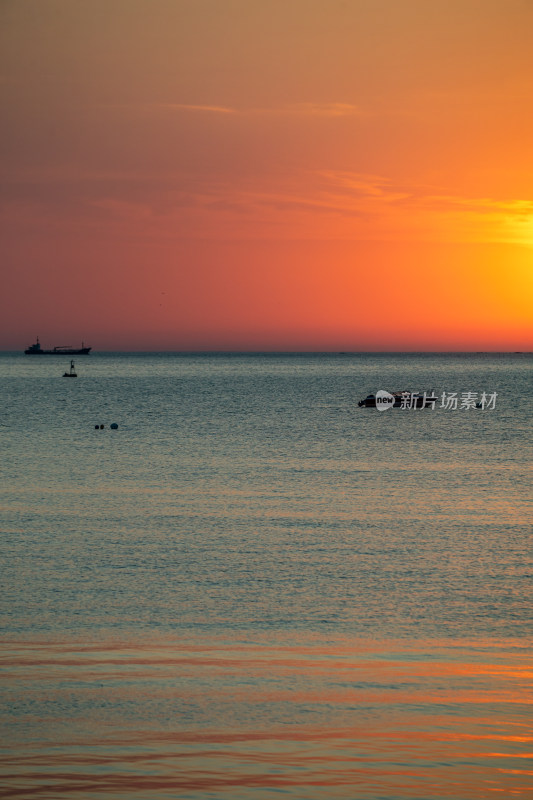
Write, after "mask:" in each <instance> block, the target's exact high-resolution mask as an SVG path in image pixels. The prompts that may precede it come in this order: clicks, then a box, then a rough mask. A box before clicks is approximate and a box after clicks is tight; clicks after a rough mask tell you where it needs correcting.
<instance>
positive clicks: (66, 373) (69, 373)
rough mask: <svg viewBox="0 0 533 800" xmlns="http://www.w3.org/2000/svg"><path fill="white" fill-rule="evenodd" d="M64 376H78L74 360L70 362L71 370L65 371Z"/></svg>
mask: <svg viewBox="0 0 533 800" xmlns="http://www.w3.org/2000/svg"><path fill="white" fill-rule="evenodd" d="M63 377H64V378H77V377H78V376H77V374H76V369H75V367H74V361H71V362H70V372H64V373H63Z"/></svg>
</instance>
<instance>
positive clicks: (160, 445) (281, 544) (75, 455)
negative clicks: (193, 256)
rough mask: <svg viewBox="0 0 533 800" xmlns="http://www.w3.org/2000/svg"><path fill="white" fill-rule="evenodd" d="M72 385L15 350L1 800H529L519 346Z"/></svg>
mask: <svg viewBox="0 0 533 800" xmlns="http://www.w3.org/2000/svg"><path fill="white" fill-rule="evenodd" d="M69 366H70V359H68V358H66V357H46V356H43V357H30V356H25V355H23V354H22V353H5V352H4V353H0V399H1V405H0V408H1V412H0V447H1V461H0V473H1V482H0V543H1V551H0V585H1V592H0V606H1V608H0V628H1V656H0V704H1V710H0V797H1V798H18V799H19V800H30V798H31V799H32V800H33V799H34V798H35V799H37V800H58V799H59V800H93V798H94V799H96V798H98V800H101V799H102V798H104V799H105V800H126V799H128V800H170V799H171V798H180V799H185V798H187V800H281V798H284V799H286V800H335V799H336V798H343V800H345V799H346V800H452V798H453V800H457V799H459V800H480V799H481V798H524V799H525V798H531V797H533V726H532V713H531V708H532V705H531V703H532V700H533V692H532V676H533V667H532V662H531V654H532V650H531V641H532V639H531V635H532V608H533V605H532V587H533V581H532V578H533V566H532V550H531V541H532V540H531V519H532V517H531V504H530V500H531V483H530V481H531V461H532V458H531V456H532V449H531V420H532V414H531V411H532V403H531V394H532V384H531V376H532V366H533V358H532V356H531V354H527V353H512V354H510V353H501V354H498V353H475V354H467V353H465V354H460V353H458V354H434V353H408V354H401V353H395V354H387V353H371V354H368V353H367V354H355V353H354V354H352V353H327V354H323V353H305V354H298V353H284V354H281V353H277V354H269V353H254V354H251V353H248V354H246V353H244V354H239V353H196V354H195V353H185V354H183V353H181V354H180V353H100V352H94V353H92V354H91V355H90V356H86V357H79V358H76V359H75V366H76V371H77V378H75V379H72V378H71V379H66V378H63V372H65V371H68V368H69ZM378 390H386V391H404V392H405V393H406V394H405V396H404V397H405V407H404V408H388V409H387V410H384V411H378V410H377V409H376V408H360V407H359V406H358V402H359V400H361V399H362V398H364V397H366V396H367V395H368V394H369V393H375V392H377V391H378ZM417 392H418V393H420V394H423V392H427V393H428V396H429V395H430V393H434V396H435V397H436V398H437V400H436V401H435V403H434V405H430V406H429V407H427V408H425V409H420V408H410V407H409V404H410V398H411V397H412V395H411V393H417ZM478 406H480V407H478ZM111 425H115V426H117V427H115V428H111Z"/></svg>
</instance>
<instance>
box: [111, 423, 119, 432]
mask: <svg viewBox="0 0 533 800" xmlns="http://www.w3.org/2000/svg"><path fill="white" fill-rule="evenodd" d="M109 427H110V428H111V429H112V430H114V431H116V430H117V428H118V425H117V423H116V422H112V423H111V425H110V426H109Z"/></svg>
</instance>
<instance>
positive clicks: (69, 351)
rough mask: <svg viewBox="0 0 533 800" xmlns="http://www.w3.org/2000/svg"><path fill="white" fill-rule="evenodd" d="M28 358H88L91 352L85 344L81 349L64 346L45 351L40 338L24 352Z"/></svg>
mask: <svg viewBox="0 0 533 800" xmlns="http://www.w3.org/2000/svg"><path fill="white" fill-rule="evenodd" d="M24 352H25V354H26V355H27V356H88V355H89V353H90V352H91V348H90V347H84V346H83V342H82V343H81V347H70V345H62V346H60V347H54V349H53V350H43V349H42V347H41V344H40V342H39V337H37V341H36V342H35V344H31V345H30V346H29V347H28V348H27V349H26V350H24Z"/></svg>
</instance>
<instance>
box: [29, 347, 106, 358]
mask: <svg viewBox="0 0 533 800" xmlns="http://www.w3.org/2000/svg"><path fill="white" fill-rule="evenodd" d="M91 349H92V348H90V347H81V348H80V349H79V350H61V349H59V348H58V349H54V350H40V349H39V350H32V349H31V348H28V349H27V350H24V352H25V354H26V355H27V356H88V355H89V353H90V352H91Z"/></svg>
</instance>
